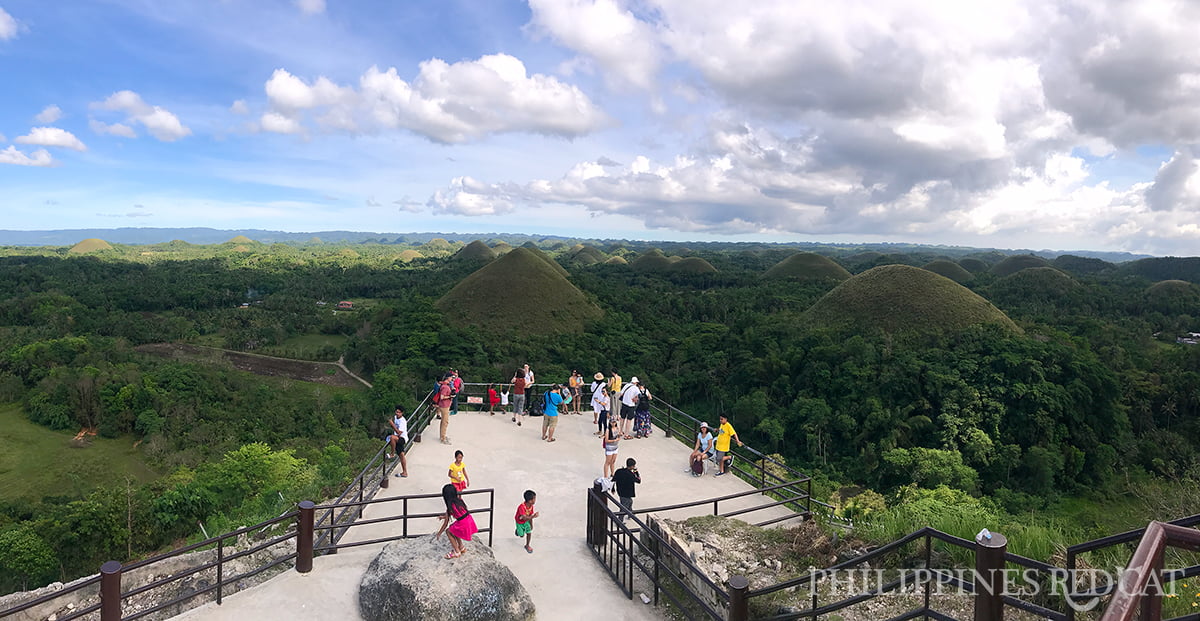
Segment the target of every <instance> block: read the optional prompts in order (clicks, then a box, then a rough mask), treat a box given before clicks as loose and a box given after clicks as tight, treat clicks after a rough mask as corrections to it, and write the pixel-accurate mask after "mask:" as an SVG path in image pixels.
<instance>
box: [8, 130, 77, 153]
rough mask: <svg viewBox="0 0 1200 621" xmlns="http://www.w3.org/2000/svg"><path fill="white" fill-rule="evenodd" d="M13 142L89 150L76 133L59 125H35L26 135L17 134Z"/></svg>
mask: <svg viewBox="0 0 1200 621" xmlns="http://www.w3.org/2000/svg"><path fill="white" fill-rule="evenodd" d="M13 142H16V143H18V144H34V145H39V146H43V147H62V148H64V149H71V150H73V151H87V146H85V145H84V144H83V142H81V141H80V140H79V139H78V138H76V137H75V134H72V133H71V132H69V131H67V130H65V129H61V128H58V127H35V128H33V129H31V130H29V133H28V134H26V135H24V136H17V137H16V139H15V140H13Z"/></svg>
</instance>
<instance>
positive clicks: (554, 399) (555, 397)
mask: <svg viewBox="0 0 1200 621" xmlns="http://www.w3.org/2000/svg"><path fill="white" fill-rule="evenodd" d="M545 399H546V404H545V411H544V412H543V414H542V439H543V440H545V441H547V442H553V441H554V428H555V427H557V426H558V408H559V406H561V405H562V403H563V396H562V386H560V385H559V384H555V385H553V386H551V387H550V388H549V389H547V390H546V397H545Z"/></svg>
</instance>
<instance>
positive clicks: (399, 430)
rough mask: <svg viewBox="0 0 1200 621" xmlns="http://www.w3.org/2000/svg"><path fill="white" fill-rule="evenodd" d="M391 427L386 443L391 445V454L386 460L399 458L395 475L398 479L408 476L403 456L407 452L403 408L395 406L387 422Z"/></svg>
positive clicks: (406, 421) (405, 423)
mask: <svg viewBox="0 0 1200 621" xmlns="http://www.w3.org/2000/svg"><path fill="white" fill-rule="evenodd" d="M389 424H390V425H391V427H392V435H390V436H388V443H389V444H391V445H392V452H391V454H389V455H388V459H393V458H394V456H396V455H399V456H400V472H397V473H396V476H398V477H407V476H408V457H407V456H406V455H405V454H406V453H407V452H408V420H407V419H405V418H404V408H403V407H402V406H399V405H397V406H396V413H395V414H393V415H392V420H391V421H389Z"/></svg>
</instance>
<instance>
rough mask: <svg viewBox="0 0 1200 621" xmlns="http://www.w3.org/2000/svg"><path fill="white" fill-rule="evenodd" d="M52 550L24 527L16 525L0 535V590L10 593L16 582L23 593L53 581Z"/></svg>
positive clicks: (53, 562)
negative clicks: (30, 587)
mask: <svg viewBox="0 0 1200 621" xmlns="http://www.w3.org/2000/svg"><path fill="white" fill-rule="evenodd" d="M56 565H57V563H55V561H54V550H53V549H51V548H50V546H49V545H47V544H46V541H45V540H43V539H42V538H41V537H39V536H38V534H37V533H36V532H34V531H33V529H32V528H30V527H29V526H27V525H19V526H14V527H12V528H9V529H8V530H5V531H3V532H0V570H2V571H0V576H7V577H8V578H5V579H3V580H0V588H5V590H6V591H7V590H9V589H11V588H12V586H10V585H9V584H2V583H3V582H7V581H8V580H9V579H15V580H16V581H17V582H18V583H19V584H20V589H21V590H22V591H24V590H27V589H28V588H29V585H30V584H32V585H35V586H40V585H43V584H46V583H48V582H50V581H51V580H53V579H54V570H55V568H56ZM13 586H15V585H13Z"/></svg>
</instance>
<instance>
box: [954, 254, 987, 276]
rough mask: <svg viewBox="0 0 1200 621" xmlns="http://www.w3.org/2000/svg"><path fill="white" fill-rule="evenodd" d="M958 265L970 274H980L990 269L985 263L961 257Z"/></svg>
mask: <svg viewBox="0 0 1200 621" xmlns="http://www.w3.org/2000/svg"><path fill="white" fill-rule="evenodd" d="M958 264H959V265H960V266H962V268H963V269H964V270H967V271H968V272H971V273H972V274H982V273H984V272H986V271H988V269H990V268H991V266H990V265H988V263H987V261H984V260H983V259H976V258H975V257H963V258H961V259H959V260H958Z"/></svg>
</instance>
